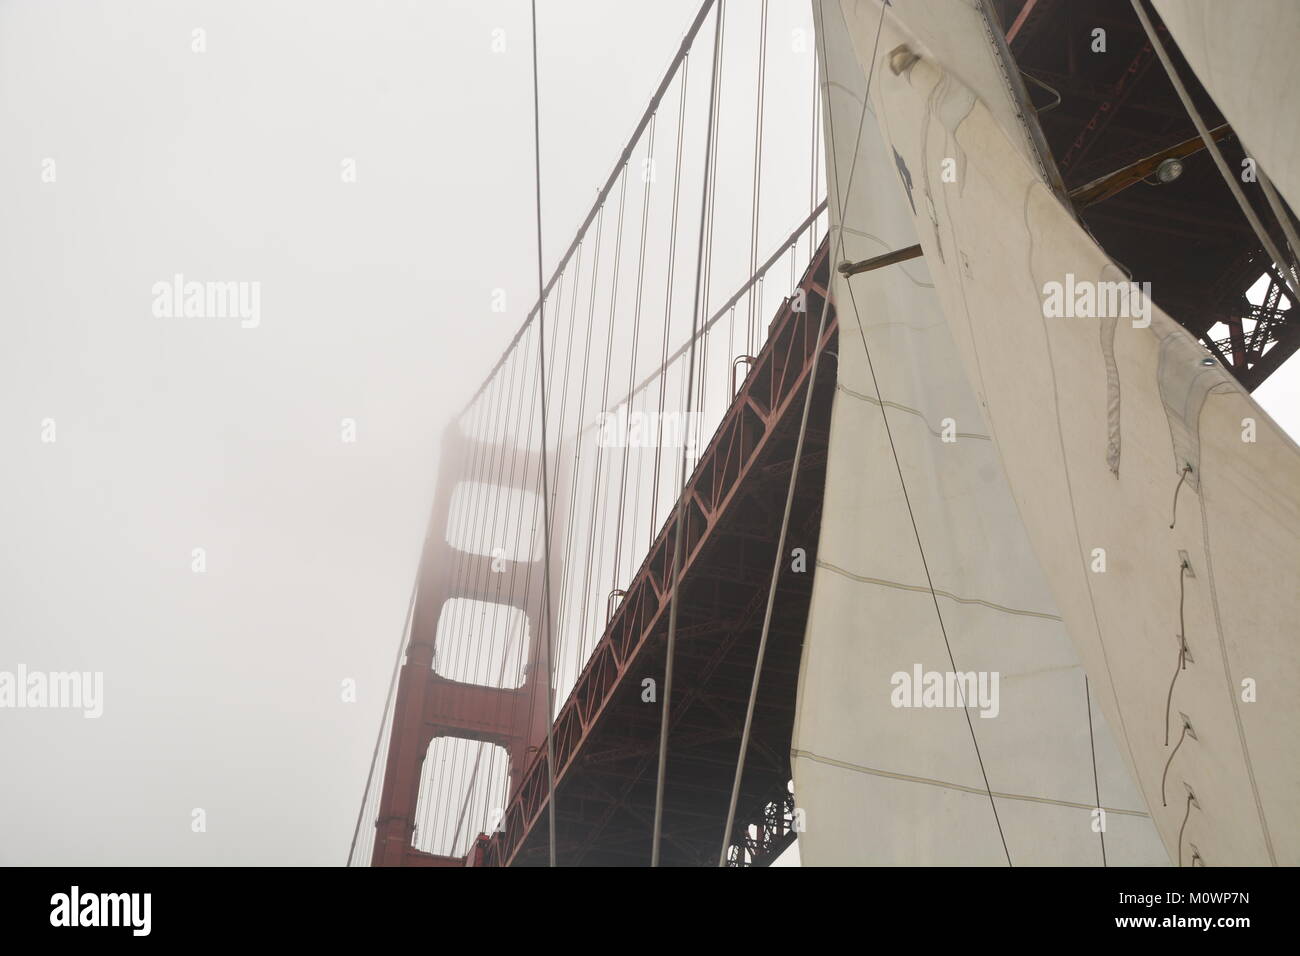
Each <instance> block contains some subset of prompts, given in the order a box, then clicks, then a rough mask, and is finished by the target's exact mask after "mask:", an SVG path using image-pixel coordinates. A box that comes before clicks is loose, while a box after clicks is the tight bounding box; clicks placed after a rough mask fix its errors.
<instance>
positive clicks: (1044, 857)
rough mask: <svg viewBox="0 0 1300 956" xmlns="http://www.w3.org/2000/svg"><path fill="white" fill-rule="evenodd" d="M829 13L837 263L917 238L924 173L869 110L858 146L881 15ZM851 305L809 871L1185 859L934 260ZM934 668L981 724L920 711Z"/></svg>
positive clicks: (814, 676) (836, 435)
mask: <svg viewBox="0 0 1300 956" xmlns="http://www.w3.org/2000/svg"><path fill="white" fill-rule="evenodd" d="M818 6H820V5H818V4H815V5H814V7H815V10H816V8H817V7H818ZM816 12H817V13H818V15H819V17H820V18H821V19H822V22H820V23H819V25H818V29H819V31H820V33H819V44H820V46H819V52H821V53H822V54H823V68H824V71H825V77H824V78H825V80H826V83H827V89H828V93H827V96H826V98H825V103H826V110H827V117H826V119H827V129H828V138H827V153H828V160H827V167H828V171H829V177H830V178H829V180H828V190H829V191H828V196H829V201H828V205H829V208H830V209H831V219H832V225H833V229H834V230H835V231H833V232H832V234H831V243H832V249H833V250H834V249H835V248H836V245H835V244H836V242H837V236H838V234H839V230H840V229H841V227H842V228H843V248H842V250H841V251H840V253H839V255H838V256H837V258H838V259H841V260H849V261H858V260H862V259H866V258H869V257H872V256H877V255H880V254H882V253H885V252H889V251H892V250H895V249H900V248H904V247H907V246H910V245H912V244H913V243H915V242H916V241H917V227H916V225H915V223H914V221H913V215H912V210H911V207H910V203H909V193H908V190H907V189H906V188H905V186H904V181H905V180H906V179H907V178H908V177H909V176H911V175H913V174H912V173H910V171H909V170H908V169H907V168H905V167H904V166H902V165H899V163H898V162H897V160H896V155H895V154H894V152H893V151H892V150H891V148H890V145H889V144H888V143H886V142H885V140H884V139H883V138H882V134H881V130H880V128H879V127H878V126H877V119H876V117H875V116H874V115H872V114H871V112H870V111H868V113H867V115H866V117H865V122H863V123H861V137H860V142H859V135H858V134H859V126H860V121H861V120H862V117H863V109H862V94H863V88H864V86H865V75H864V74H865V71H864V69H863V67H862V66H861V65H859V60H858V57H859V56H865V57H866V58H867V60H868V62H869V60H870V57H871V55H872V49H871V43H870V41H871V40H872V39H873V38H874V32H875V23H876V22H878V20H879V8H878V7H874V9H873V7H872V5H868V4H863V5H862V8H861V9H860V10H858V9H854V8H852V7H850V8H849V9H848V10H847V11H845V12H842V11H841V9H840V7H839V6H838V5H837V4H834V3H826V4H825V5H824V7H823V8H822V9H820V10H816ZM964 12H965V13H968V14H974V17H968V18H967V22H966V23H965V24H964V25H963V28H972V29H979V20H978V19H977V16H978V15H977V14H975V11H972V10H966V11H964ZM846 14H847V16H848V17H850V18H851V22H852V23H854V24H855V26H854V27H852V28H851V27H850V25H849V24H848V23H846V20H845V16H846ZM859 18H861V19H859ZM867 20H871V22H870V23H869V24H868V25H867V29H868V30H869V32H867V33H866V34H865V35H866V39H867V41H868V42H867V45H866V47H865V49H863V48H860V49H859V51H858V53H857V54H855V51H854V46H853V43H852V40H853V39H854V38H855V37H859V38H860V36H861V35H862V32H861V29H859V28H858V27H857V26H856V25H857V24H859V23H866V21H867ZM950 26H951V28H952V29H957V28H958V25H957V24H950ZM981 40H982V37H981ZM881 47H882V48H881V49H880V51H879V53H878V62H879V63H882V64H883V63H884V62H885V60H886V58H887V55H888V51H889V49H890V47H889V46H887V45H886V44H885V43H884V41H883V40H882V44H881ZM971 66H972V68H976V67H979V68H987V67H992V66H994V64H993V63H992V61H991V60H986V61H984V62H983V63H979V62H977V61H975V60H974V59H973V58H972V59H971ZM988 78H989V79H990V80H992V79H995V78H996V76H995V75H994V74H991V73H990V74H989V77H988ZM873 92H874V91H873ZM967 107H969V104H967ZM1009 116H1014V114H1013V113H1012V114H1009ZM855 158H856V165H854V161H855ZM916 185H919V184H916V183H914V184H913V186H914V187H915V186H916ZM913 195H914V196H915V198H916V201H917V202H920V201H921V195H920V193H919V192H918V191H915V189H914V191H913ZM922 215H924V213H922ZM833 294H834V298H835V301H836V303H837V312H838V316H839V322H840V332H839V345H838V363H839V368H838V388H837V391H836V396H835V404H834V412H833V418H832V424H831V451H830V458H829V461H828V473H827V485H826V498H825V508H824V514H826V515H827V516H829V518H830V520H827V521H825V522H824V525H823V528H822V532H821V541H820V545H819V550H818V556H817V577H816V582H815V587H814V593H813V601H812V607H811V611H810V618H809V626H808V633H807V638H806V642H805V650H804V660H803V666H802V670H801V680H800V690H799V705H798V716H797V724H796V728H795V734H794V743H793V759H794V774H795V794H796V799H797V802H798V804H799V806H800V808H801V809H803V810H804V812H805V814H806V820H807V829H806V831H805V832H804V833H803V834H801V836H800V857H801V860H802V861H803V862H804V863H805V864H806V865H828V864H853V863H884V864H937V865H962V864H969V865H1006V863H1007V862H1008V861H1011V862H1014V863H1016V864H1017V865H1021V864H1039V865H1043V864H1077V865H1101V864H1102V863H1103V861H1104V862H1107V863H1109V864H1111V865H1116V864H1126V863H1127V864H1156V863H1164V862H1167V858H1166V856H1165V853H1164V850H1163V848H1162V847H1161V845H1160V842H1159V840H1158V838H1157V837H1156V834H1155V830H1154V828H1153V827H1152V825H1151V822H1150V819H1149V817H1148V816H1147V813H1146V808H1145V806H1144V804H1143V801H1142V799H1141V796H1140V795H1139V793H1138V791H1137V789H1136V787H1135V786H1133V784H1132V781H1131V776H1130V774H1129V773H1128V771H1127V769H1126V767H1125V766H1124V763H1123V760H1122V758H1121V757H1120V755H1119V752H1118V750H1117V748H1116V746H1115V743H1114V738H1113V736H1112V734H1111V733H1110V731H1109V729H1108V727H1107V724H1106V720H1105V718H1104V717H1103V716H1102V714H1101V712H1100V710H1099V708H1098V701H1097V699H1096V692H1095V690H1094V691H1093V692H1092V693H1091V695H1090V694H1089V689H1088V686H1087V684H1086V680H1085V675H1084V672H1083V669H1082V668H1081V667H1080V665H1079V660H1078V656H1077V654H1076V653H1075V651H1074V648H1073V647H1072V645H1071V643H1070V641H1069V638H1068V637H1067V635H1066V630H1065V627H1064V625H1063V623H1062V621H1061V618H1060V615H1059V612H1058V611H1057V607H1056V604H1055V601H1054V600H1053V598H1052V595H1051V592H1050V591H1049V589H1048V586H1047V581H1046V580H1045V578H1044V576H1043V574H1042V571H1041V570H1040V568H1039V565H1038V562H1037V560H1036V558H1035V557H1034V555H1033V552H1032V550H1031V548H1030V543H1029V539H1028V536H1027V535H1026V534H1025V531H1024V528H1023V526H1022V524H1021V521H1020V518H1019V516H1018V514H1017V510H1016V502H1015V500H1014V498H1013V496H1012V493H1011V489H1010V487H1009V485H1008V483H1007V480H1006V478H1005V477H1004V475H1003V470H1002V466H1001V463H1000V461H999V456H998V449H997V447H996V445H995V444H994V443H993V441H992V440H991V438H990V434H989V432H988V429H987V427H986V425H985V422H984V420H983V417H982V415H981V412H980V407H979V402H978V399H977V397H976V394H975V391H974V390H973V389H972V388H971V386H970V384H969V383H968V381H967V378H966V373H965V370H964V368H963V367H962V364H961V356H960V354H959V351H958V349H957V348H956V346H955V345H954V343H953V339H952V333H951V332H950V330H949V327H948V323H947V321H946V320H945V318H944V315H943V311H942V308H941V305H940V299H939V297H938V296H937V295H936V292H935V289H934V286H933V282H932V280H931V277H930V274H929V271H928V269H927V265H926V261H925V260H922V259H916V260H913V261H910V262H905V263H902V264H900V265H894V266H890V267H888V268H885V269H882V270H880V271H875V272H869V273H866V274H863V275H859V276H856V277H853V278H851V279H845V278H843V277H842V276H839V275H836V276H835V277H834V283H833ZM859 320H860V322H861V324H860V325H859ZM868 352H869V354H868ZM827 361H830V359H827ZM895 459H897V461H896V460H895ZM913 522H915V529H914V528H913ZM931 584H932V585H933V590H932V589H931ZM918 670H919V671H920V672H921V675H922V679H921V684H924V683H925V675H926V674H947V673H949V672H952V673H958V672H961V673H969V672H974V673H975V674H976V675H977V677H976V681H977V683H976V685H975V690H974V693H973V694H972V695H970V696H973V697H974V698H975V699H974V700H970V701H966V702H967V703H969V704H970V705H971V706H970V708H969V710H967V709H965V708H960V707H952V706H938V707H934V706H925V704H926V700H925V698H924V696H923V695H922V688H920V687H916V686H915V685H916V683H917V681H916V673H917V671H918ZM899 674H902V675H906V677H907V681H906V682H904V681H903V680H901V679H898V680H896V679H895V675H899ZM993 675H996V677H994V676H993ZM981 676H982V677H983V679H984V681H985V684H984V690H985V695H984V697H983V699H982V701H981V698H980V694H979V684H978V681H979V680H980V677H981ZM993 680H996V682H997V683H996V690H997V694H996V700H995V699H993V696H994V695H993V694H992V693H990V691H992V690H993V689H994V685H992V684H991V683H990V682H991V681H993ZM905 684H906V686H905ZM963 690H964V691H969V690H970V687H969V685H968V686H967V687H965V688H964V689H963ZM917 696H920V699H919V700H918V699H916V697H917ZM965 696H967V694H966V693H963V697H965ZM1090 698H1091V699H1090ZM933 702H934V701H933V699H932V700H931V703H933ZM953 702H954V701H952V700H949V701H947V702H946V703H948V704H951V703H953ZM916 703H920V704H921V705H922V706H911V705H912V704H916ZM940 703H944V702H943V701H940ZM898 704H904V705H906V706H896V705H898ZM968 714H969V720H968V716H967V715H968ZM982 714H988V716H981V715H982ZM1099 808H1100V809H1101V810H1103V811H1104V812H1105V816H1104V818H1103V816H1102V814H1101V813H1099V812H1097V811H1098V809H1099ZM1103 827H1104V832H1103ZM1004 841H1005V844H1004Z"/></svg>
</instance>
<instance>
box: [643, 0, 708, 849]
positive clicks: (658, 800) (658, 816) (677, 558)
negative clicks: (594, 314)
mask: <svg viewBox="0 0 1300 956" xmlns="http://www.w3.org/2000/svg"><path fill="white" fill-rule="evenodd" d="M724 3H725V0H718V12H717V16H716V18H715V21H714V27H713V82H712V83H711V84H710V86H709V123H708V127H707V129H708V131H709V132H707V133H706V134H705V137H704V188H703V189H702V190H701V196H700V241H699V251H698V252H697V253H696V256H695V305H694V309H693V311H692V314H691V354H690V358H689V360H688V361H687V369H688V370H689V371H688V372H687V378H688V381H687V386H686V420H687V421H690V420H691V388H692V385H693V383H692V382H690V381H689V379H690V377H691V376H693V375H694V374H695V338H696V333H697V330H698V329H699V325H700V310H701V308H702V306H701V304H700V278H701V276H702V274H703V271H704V219H705V215H706V213H707V211H708V208H709V164H710V163H711V162H712V159H713V135H712V130H713V110H714V105H715V103H716V101H717V94H718V83H719V82H720V79H721V78H720V77H719V76H718V50H719V49H720V48H721V46H722V7H723V4H724ZM688 450H689V448H688V443H687V442H683V443H682V462H681V471H682V474H681V488H682V492H681V494H680V495H679V496H678V499H677V521H676V523H677V530H676V533H675V534H674V536H673V568H672V579H673V583H672V595H671V597H670V598H669V601H668V659H667V662H666V663H665V665H664V695H663V701H664V703H663V712H662V713H661V715H660V719H659V772H658V775H657V777H656V779H655V820H654V836H653V841H652V843H651V848H650V865H651V866H658V865H659V838H660V836H661V835H662V833H663V822H664V769H665V767H666V766H667V758H668V716H669V707H670V706H671V704H672V692H673V647H674V645H675V643H676V640H677V601H678V593H677V592H678V585H679V584H680V581H681V575H682V536H683V535H684V534H685V533H686V522H685V521H684V520H683V518H684V516H685V514H686V483H687V481H688V480H689V478H690V475H689V474H688V473H687V471H686V460H687V459H686V456H687V452H688Z"/></svg>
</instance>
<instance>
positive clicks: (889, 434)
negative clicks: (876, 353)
mask: <svg viewBox="0 0 1300 956" xmlns="http://www.w3.org/2000/svg"><path fill="white" fill-rule="evenodd" d="M823 3H824V0H823ZM886 6H888V4H886V3H882V4H881V8H880V20H881V24H882V25H883V23H884V19H885V7H886ZM879 45H880V28H879V27H877V29H876V46H875V48H874V49H873V52H872V56H871V70H870V72H868V74H867V88H866V90H865V92H864V93H863V97H862V118H863V119H865V118H866V114H867V106H868V104H869V103H870V102H871V100H870V96H869V95H868V94H870V92H871V77H872V76H873V75H874V74H875V62H876V51H877V50H878V49H879ZM822 61H823V63H825V62H826V51H825V49H824V48H823V50H822ZM826 103H827V109H828V110H829V109H830V108H831V107H830V98H829V93H828V94H827V100H826ZM826 130H827V135H828V136H829V137H830V138H829V144H828V153H829V155H830V156H831V157H832V162H834V156H835V127H834V124H833V123H831V122H829V121H828V122H827V124H826ZM861 145H862V122H861V120H860V121H859V123H858V141H857V142H856V143H855V144H854V146H853V160H852V163H851V164H850V166H849V179H848V183H847V185H846V187H845V189H844V193H847V192H848V191H849V188H848V187H849V186H851V185H852V183H853V174H854V172H855V171H856V170H857V165H858V150H859V148H860V147H861ZM835 172H836V188H835V194H836V204H837V205H838V206H839V208H840V210H841V213H840V231H839V232H840V234H839V238H838V244H839V245H840V246H842V245H843V242H844V215H843V194H842V193H841V192H840V189H839V185H838V183H839V167H838V164H836V167H835ZM837 259H838V257H836V258H833V259H832V260H831V261H832V262H835V261H837ZM844 287H845V288H846V289H847V290H848V293H849V302H850V304H851V305H852V307H853V317H854V321H855V322H856V323H857V326H858V336H859V338H861V340H862V351H863V353H864V354H865V355H866V359H867V369H868V370H869V371H870V373H871V384H872V387H873V388H874V389H875V392H876V400H877V401H878V402H880V418H881V422H882V423H883V424H884V427H885V436H886V438H887V439H888V440H889V451H890V455H891V457H892V458H893V459H894V469H895V470H896V471H897V473H898V483H899V487H900V488H901V489H902V492H903V502H904V503H905V504H906V505H907V516H908V519H909V520H910V522H911V525H912V534H913V536H914V537H915V538H916V549H917V552H918V554H919V556H920V558H921V567H922V569H924V571H925V581H926V585H927V586H928V588H929V591H930V599H931V600H932V601H933V602H934V613H935V616H936V617H937V618H938V620H939V632H940V633H941V634H942V635H943V643H944V647H945V648H947V651H948V661H949V663H950V664H952V669H953V671H956V670H957V662H956V659H955V657H954V656H953V652H952V643H951V642H950V641H949V640H948V628H947V626H946V625H945V624H944V621H943V611H942V609H941V608H940V607H939V596H938V594H936V593H935V589H934V579H933V578H932V577H931V575H930V563H929V561H927V560H926V557H925V546H924V544H922V542H921V532H920V529H919V528H918V527H917V524H916V513H915V512H914V511H913V510H912V499H911V495H909V494H908V491H907V482H906V481H905V480H904V478H903V465H902V462H900V461H899V458H898V449H897V448H896V447H895V445H894V433H893V430H892V429H891V428H890V427H889V414H888V413H887V412H886V410H885V404H884V397H883V395H882V394H881V391H880V382H879V380H878V379H877V377H876V367H875V363H874V362H873V361H872V359H871V350H870V349H869V348H868V347H867V333H866V330H865V329H864V328H863V326H862V316H861V315H860V313H859V311H858V300H857V297H856V295H855V294H854V292H853V284H852V283H851V282H846V283H844ZM958 690H959V691H960V688H958ZM963 697H964V695H963ZM963 704H964V700H963ZM962 713H963V714H964V715H965V717H966V726H967V728H968V729H969V730H970V737H971V744H972V745H973V746H974V748H975V758H976V760H977V761H978V762H979V766H980V776H981V777H982V778H983V780H984V790H985V792H986V793H987V794H988V797H989V807H990V808H991V809H992V811H993V822H994V823H996V824H997V828H998V837H999V839H1000V840H1001V841H1002V852H1003V853H1005V854H1006V857H1007V865H1008V866H1014V865H1015V864H1013V863H1012V862H1011V850H1010V849H1009V848H1008V847H1007V837H1006V834H1005V833H1004V832H1003V829H1002V818H1001V817H1000V816H999V814H998V807H997V803H996V801H994V799H993V788H992V787H991V786H990V785H989V776H988V771H987V769H986V768H985V766H984V755H983V753H982V752H981V751H980V745H979V739H978V738H977V737H976V735H975V724H974V721H972V720H971V716H970V710H969V709H968V708H966V707H965V706H963V707H962Z"/></svg>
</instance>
